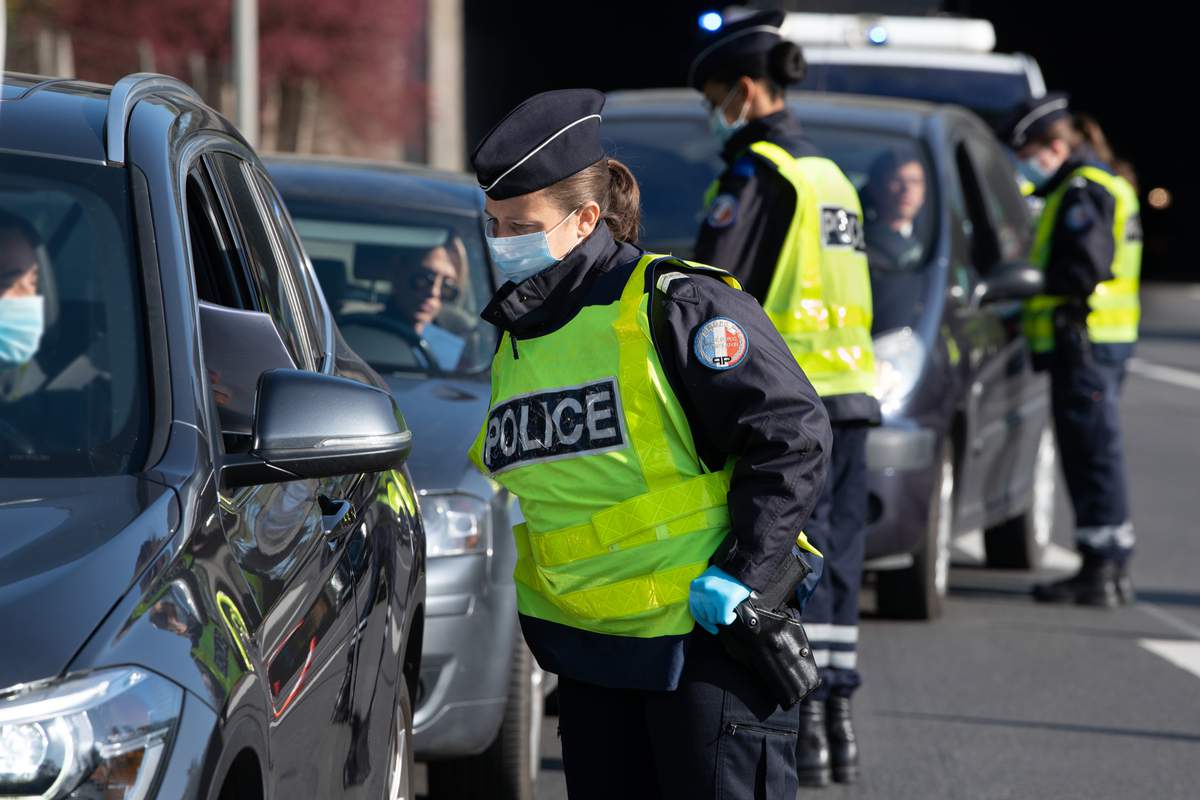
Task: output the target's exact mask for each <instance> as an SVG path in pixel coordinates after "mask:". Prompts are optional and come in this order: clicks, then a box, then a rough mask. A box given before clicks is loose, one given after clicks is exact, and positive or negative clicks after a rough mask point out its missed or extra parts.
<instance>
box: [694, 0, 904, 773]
mask: <svg viewBox="0 0 1200 800" xmlns="http://www.w3.org/2000/svg"><path fill="white" fill-rule="evenodd" d="M782 20H783V14H782V12H762V13H758V14H754V15H751V16H748V17H745V18H743V19H741V20H738V21H737V22H735V23H734V24H730V25H727V26H726V27H725V28H723V29H722V30H720V31H718V32H717V33H716V34H715V35H714V36H713V37H711V38H710V39H708V40H706V41H703V42H701V44H700V45H699V47H698V50H697V54H696V56H695V59H694V60H693V62H692V66H691V72H690V75H689V83H690V84H691V85H692V86H693V87H695V88H696V89H699V90H700V91H701V92H703V93H704V97H705V101H706V103H707V105H708V107H709V109H710V115H711V116H710V121H711V126H712V129H713V131H714V133H715V134H716V135H717V137H718V138H719V139H720V140H721V141H722V143H723V149H722V151H721V157H722V158H723V159H724V161H725V163H726V165H727V167H726V169H725V171H724V172H723V173H722V174H721V175H720V177H719V178H718V180H717V181H716V183H715V184H714V185H713V186H712V187H711V188H710V190H709V196H708V199H707V202H706V212H705V219H704V222H703V225H702V227H701V229H700V233H699V236H698V238H697V241H696V248H695V253H694V255H695V257H696V258H697V259H698V260H700V261H703V262H705V263H710V264H716V265H719V266H721V267H723V268H725V269H728V270H729V271H730V272H731V273H732V274H733V275H734V276H735V277H736V278H737V279H738V280H739V281H741V282H742V284H743V286H744V287H745V289H746V291H747V292H749V293H750V294H751V295H753V296H754V297H756V298H758V300H759V301H760V302H761V303H762V305H763V308H765V309H766V311H767V313H768V315H770V317H771V320H772V321H773V322H774V323H775V325H776V326H777V328H778V329H779V331H780V332H781V333H782V334H783V338H784V340H785V341H786V342H787V343H788V346H789V348H790V349H791V352H792V354H793V355H794V356H795V358H796V360H797V361H798V362H799V364H800V366H801V367H802V368H803V369H804V373H805V374H806V375H807V376H808V378H809V380H811V381H812V384H813V386H815V387H816V389H817V392H818V393H819V394H820V395H821V399H822V400H823V401H824V404H825V407H826V409H827V410H828V412H829V418H830V422H831V423H832V426H833V457H832V462H831V464H830V473H829V479H828V481H827V482H826V484H825V487H824V491H823V494H822V496H821V499H820V500H819V502H818V505H817V507H816V509H815V510H814V511H813V516H812V519H811V520H810V521H809V523H808V525H807V527H806V528H805V531H806V533H808V535H809V538H810V539H811V540H812V542H813V544H814V545H816V546H817V548H819V549H820V550H821V552H822V553H823V554H824V556H825V564H824V567H825V573H826V576H825V577H824V578H822V580H821V583H820V585H819V586H818V587H817V589H816V592H815V593H814V594H813V595H812V598H811V599H810V600H809V601H808V604H807V606H806V607H805V609H804V625H805V628H806V630H807V631H808V635H809V639H810V641H811V642H812V645H813V651H814V654H815V655H816V658H817V664H818V665H819V666H821V667H822V672H821V675H822V679H823V686H822V687H821V688H820V689H818V690H817V692H814V693H813V695H811V696H810V697H809V699H808V700H806V701H805V702H804V703H802V704H801V708H800V737H799V750H798V751H797V768H798V771H799V779H800V782H801V783H802V784H804V785H807V786H824V785H827V784H828V783H829V782H830V780H831V779H833V780H837V781H839V782H844V783H850V782H853V781H854V780H855V779H856V778H857V775H858V746H857V741H856V738H855V735H854V729H853V726H852V723H851V716H850V697H851V695H852V694H853V692H854V691H855V689H857V687H858V686H859V684H860V683H861V678H860V676H859V673H858V660H857V658H858V657H857V642H858V595H859V588H860V585H861V582H862V568H863V552H864V540H865V530H866V510H867V487H866V452H865V451H866V437H867V430H868V427H869V426H870V425H874V424H877V423H878V422H879V418H880V410H879V403H878V402H877V401H876V399H875V397H874V396H873V394H872V392H873V390H874V387H875V361H874V350H873V346H872V340H871V317H872V306H871V286H870V277H869V274H868V271H867V258H866V252H865V243H864V241H863V218H862V207H861V204H860V202H859V198H858V194H857V192H856V191H855V189H854V186H853V185H852V184H851V183H850V181H849V180H848V179H847V178H846V176H845V175H844V174H843V173H842V171H841V170H840V169H839V168H838V166H837V165H836V164H834V163H833V162H832V161H831V160H829V159H827V158H824V157H822V156H821V154H820V152H819V151H818V150H817V148H816V147H815V146H814V145H813V144H812V143H811V142H810V141H808V140H807V139H806V138H805V136H804V132H803V131H802V130H801V128H800V125H799V124H798V123H797V122H796V120H795V119H794V118H793V117H792V115H791V114H790V113H789V112H788V110H787V107H786V105H785V103H784V89H785V87H786V86H787V85H788V84H790V83H794V82H796V81H799V80H802V79H803V76H804V72H805V62H804V58H803V55H802V53H801V51H800V48H799V47H798V46H797V45H796V44H794V43H792V42H789V41H785V40H783V39H782V38H781V37H780V35H779V26H780V24H781V22H782Z"/></svg>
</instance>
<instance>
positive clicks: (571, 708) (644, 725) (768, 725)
mask: <svg viewBox="0 0 1200 800" xmlns="http://www.w3.org/2000/svg"><path fill="white" fill-rule="evenodd" d="M558 705H559V714H560V716H559V736H560V738H561V739H562V755H563V767H564V770H565V772H566V776H567V795H568V796H569V797H570V798H571V800H592V799H593V798H595V800H614V799H615V798H620V800H640V799H641V798H646V799H647V800H650V799H651V798H654V799H655V800H657V799H658V798H662V799H663V800H667V799H668V798H669V799H670V800H676V799H678V800H705V798H714V800H716V799H717V798H722V799H723V800H742V798H745V799H746V800H751V798H753V800H760V799H761V800H768V799H769V800H774V799H775V798H794V797H795V796H796V791H797V789H798V787H797V783H796V760H795V758H796V757H795V752H796V729H797V725H798V722H799V720H798V718H797V715H796V711H795V709H794V708H793V709H792V710H791V711H790V712H785V711H782V710H780V708H779V707H778V705H777V704H776V703H775V701H774V700H773V699H771V698H770V697H769V696H768V695H767V693H766V691H765V689H764V688H763V686H762V685H761V683H760V682H759V681H758V679H757V678H756V677H755V676H754V675H753V674H751V673H750V672H749V671H747V670H746V668H744V667H742V666H741V665H740V664H738V663H737V662H735V661H733V659H731V658H730V657H729V655H728V654H726V653H725V651H724V649H723V648H722V647H721V645H720V644H719V643H718V642H717V640H716V639H715V638H714V637H712V636H710V635H709V634H708V633H706V632H704V631H702V630H700V629H699V628H697V629H696V632H695V633H693V634H692V636H691V638H690V640H689V642H688V654H687V659H686V661H685V662H684V668H683V674H682V676H681V677H680V681H679V687H678V688H677V689H676V690H675V691H673V692H665V691H645V690H638V689H607V688H603V687H600V686H595V685H592V684H587V683H581V682H579V681H574V680H570V679H568V678H561V679H560V680H559V684H558Z"/></svg>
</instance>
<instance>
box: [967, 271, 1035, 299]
mask: <svg viewBox="0 0 1200 800" xmlns="http://www.w3.org/2000/svg"><path fill="white" fill-rule="evenodd" d="M1043 283H1044V276H1043V274H1042V271H1041V270H1039V269H1037V268H1036V267H1034V266H1033V265H1032V264H1030V263H1029V262H1027V261H1014V262H1010V263H1005V264H999V265H997V266H996V267H995V268H994V269H992V271H991V272H990V273H989V274H988V276H987V277H986V278H984V279H983V280H981V281H980V282H979V283H978V284H977V285H976V286H975V301H976V303H978V304H979V305H987V304H989V303H1003V302H1005V301H1008V300H1028V299H1029V298H1031V297H1033V296H1034V295H1035V294H1040V293H1041V291H1042V286H1043Z"/></svg>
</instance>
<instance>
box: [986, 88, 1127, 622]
mask: <svg viewBox="0 0 1200 800" xmlns="http://www.w3.org/2000/svg"><path fill="white" fill-rule="evenodd" d="M1008 138H1009V144H1010V145H1011V146H1012V148H1013V150H1015V151H1016V153H1017V155H1018V157H1019V158H1020V159H1021V160H1022V162H1023V163H1024V165H1025V170H1024V171H1025V174H1026V175H1032V176H1034V177H1033V180H1034V182H1035V183H1036V184H1037V190H1036V195H1037V196H1038V197H1040V198H1042V199H1043V201H1044V203H1045V206H1044V209H1043V211H1042V214H1041V217H1040V219H1039V220H1038V225H1037V232H1036V235H1035V237H1034V242H1033V247H1032V251H1031V254H1030V258H1031V260H1032V261H1033V263H1034V264H1035V265H1036V266H1038V267H1039V268H1041V269H1042V270H1043V271H1044V272H1045V286H1044V292H1045V294H1044V295H1040V296H1038V297H1035V298H1033V299H1031V300H1030V301H1029V303H1028V304H1027V306H1026V310H1025V320H1024V322H1025V336H1026V338H1027V340H1028V341H1029V347H1030V350H1031V351H1032V352H1033V357H1034V367H1035V368H1037V369H1048V370H1049V372H1050V388H1051V403H1052V410H1053V414H1054V429H1055V434H1056V436H1057V437H1058V449H1059V453H1061V454H1062V456H1061V457H1062V464H1063V472H1064V474H1065V476H1066V479H1067V490H1068V492H1069V493H1070V495H1071V504H1072V506H1073V507H1074V510H1075V543H1076V546H1077V547H1078V549H1079V552H1080V555H1082V556H1083V565H1082V567H1081V568H1080V570H1079V572H1078V573H1077V574H1075V575H1073V576H1071V577H1069V578H1066V579H1064V580H1060V581H1056V582H1053V583H1048V584H1043V585H1039V586H1036V587H1034V597H1035V599H1037V600H1039V601H1041V602H1047V603H1079V604H1082V605H1090V606H1101V607H1109V608H1111V607H1113V606H1116V605H1118V604H1121V603H1130V602H1132V601H1133V599H1134V590H1133V584H1132V582H1131V581H1130V579H1129V571H1128V569H1129V560H1130V558H1131V556H1132V555H1133V546H1134V532H1133V523H1132V522H1131V521H1130V513H1129V497H1128V488H1127V486H1126V480H1125V458H1124V447H1123V445H1122V442H1121V428H1120V423H1119V420H1118V409H1117V401H1118V398H1119V395H1120V388H1121V384H1122V382H1123V381H1124V378H1125V364H1126V361H1127V360H1128V359H1129V357H1130V355H1131V354H1132V352H1133V346H1134V342H1136V341H1137V329H1138V320H1139V317H1140V306H1139V302H1138V280H1139V275H1140V272H1141V259H1142V234H1141V222H1140V217H1139V208H1138V197H1137V192H1136V190H1135V189H1134V188H1133V186H1132V185H1131V184H1130V182H1129V181H1128V180H1127V179H1126V178H1124V177H1121V176H1120V175H1118V174H1117V172H1116V169H1115V168H1114V164H1115V159H1114V158H1113V154H1112V151H1111V150H1110V149H1109V147H1108V143H1107V140H1106V139H1105V137H1104V135H1103V133H1102V132H1101V131H1100V128H1099V126H1098V125H1096V124H1095V122H1094V121H1091V120H1086V119H1084V120H1081V119H1080V118H1078V117H1075V116H1074V115H1072V113H1071V110H1070V107H1069V103H1068V98H1067V97H1066V95H1063V94H1058V93H1052V94H1048V95H1046V96H1045V97H1042V98H1039V99H1037V100H1033V101H1030V102H1029V103H1027V104H1025V105H1024V106H1023V107H1021V108H1020V109H1018V110H1017V112H1016V113H1015V114H1014V116H1013V120H1012V123H1011V125H1010V126H1009V134H1008Z"/></svg>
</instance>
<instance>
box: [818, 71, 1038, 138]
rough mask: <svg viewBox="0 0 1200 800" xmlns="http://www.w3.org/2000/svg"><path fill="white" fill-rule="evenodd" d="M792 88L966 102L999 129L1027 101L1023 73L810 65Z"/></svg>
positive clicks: (934, 101) (930, 100)
mask: <svg viewBox="0 0 1200 800" xmlns="http://www.w3.org/2000/svg"><path fill="white" fill-rule="evenodd" d="M795 88H797V89H807V90H809V91H815V92H838V93H843V94H866V95H877V96H882V97H899V98H906V99H910V100H925V101H928V102H931V103H953V104H955V105H960V106H966V107H967V108H969V109H971V110H972V111H974V112H975V113H976V114H978V115H979V116H981V117H983V118H984V120H985V121H986V122H987V123H988V124H989V125H991V126H992V127H993V128H999V126H1001V125H1003V124H1004V122H1005V118H1006V117H1007V116H1008V114H1009V113H1010V112H1011V111H1012V109H1014V108H1016V106H1017V104H1019V103H1021V102H1022V101H1024V100H1027V99H1029V97H1030V96H1031V91H1030V88H1029V80H1028V79H1027V78H1026V77H1025V74H1024V73H1021V72H984V71H981V70H960V69H943V68H940V67H900V66H895V65H892V64H879V65H870V64H812V65H810V66H809V70H808V74H807V76H806V77H805V78H804V81H803V82H802V83H800V84H798V85H797V86H796V87H795Z"/></svg>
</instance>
